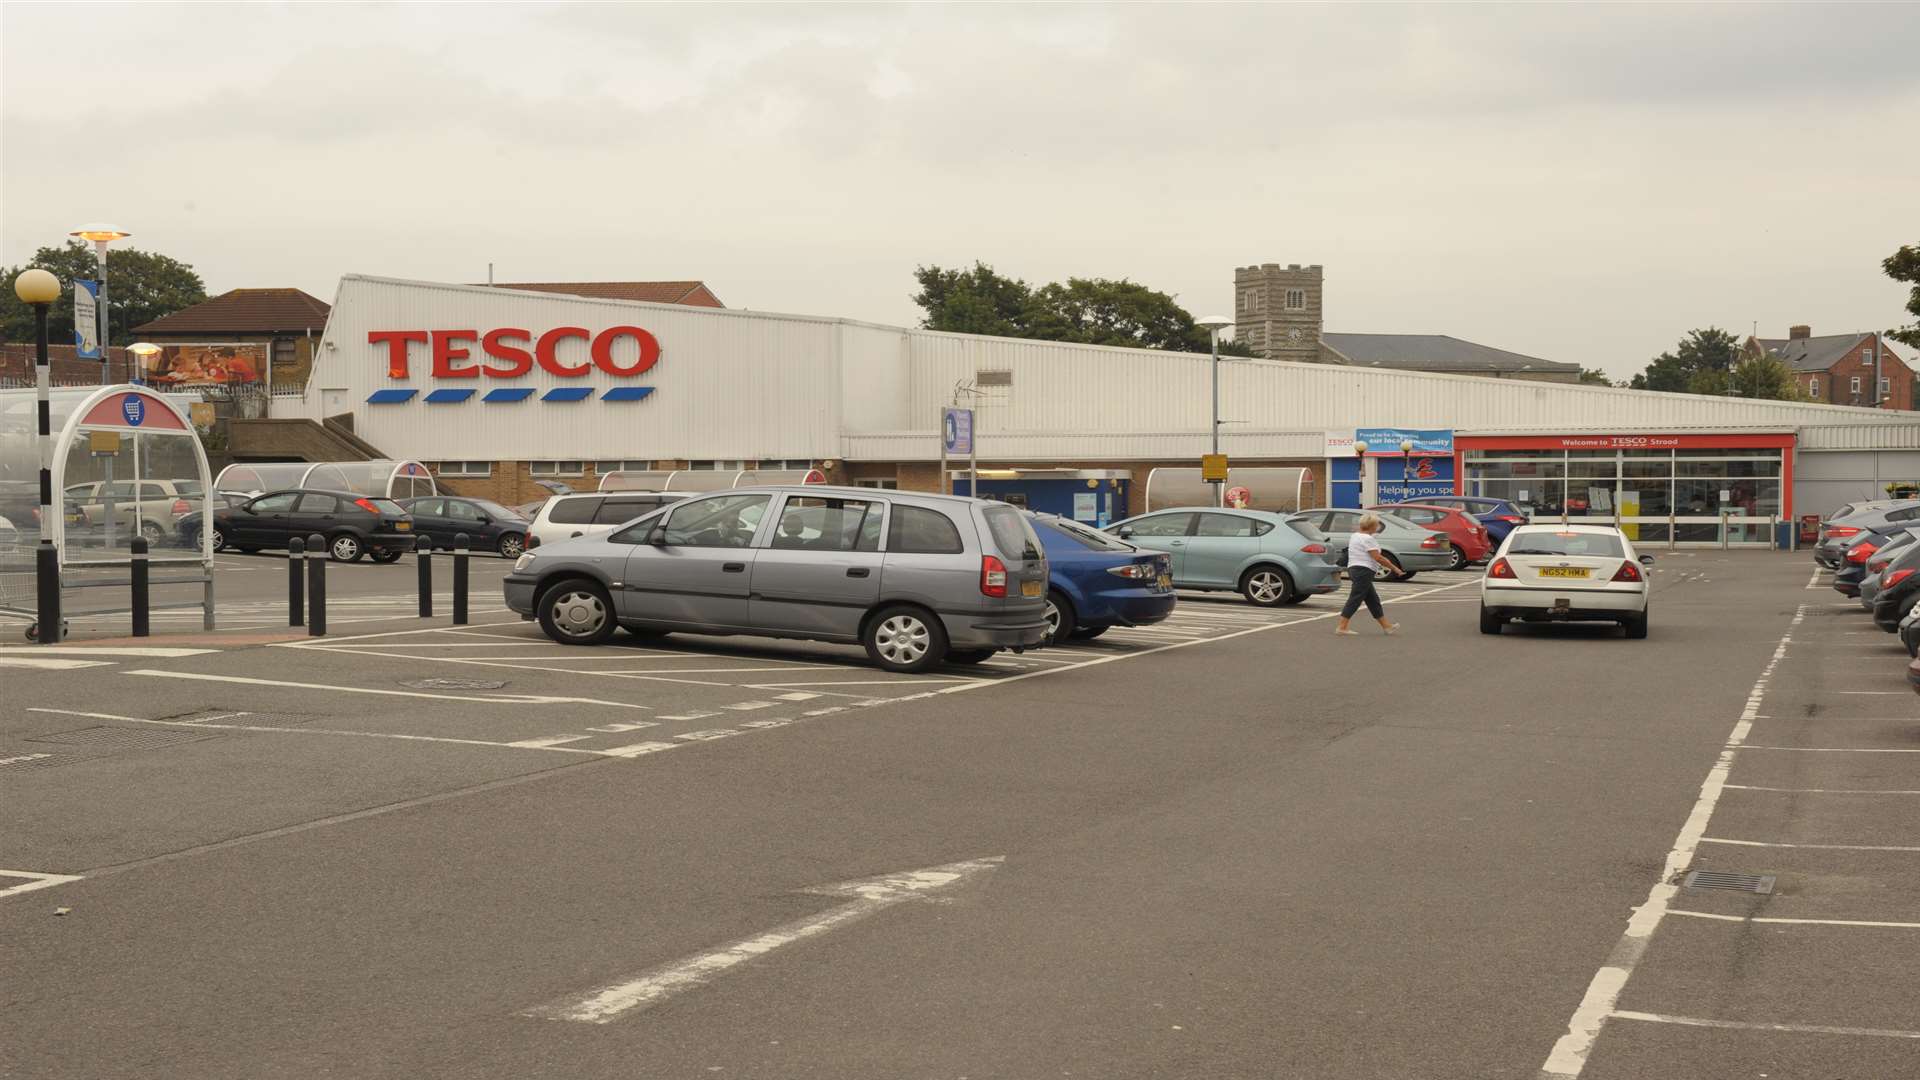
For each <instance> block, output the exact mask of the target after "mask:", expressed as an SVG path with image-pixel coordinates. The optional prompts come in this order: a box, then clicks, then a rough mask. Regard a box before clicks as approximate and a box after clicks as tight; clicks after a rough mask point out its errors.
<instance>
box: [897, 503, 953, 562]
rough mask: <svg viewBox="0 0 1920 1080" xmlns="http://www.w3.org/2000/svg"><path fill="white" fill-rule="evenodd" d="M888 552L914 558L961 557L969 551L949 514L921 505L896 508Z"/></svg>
mask: <svg viewBox="0 0 1920 1080" xmlns="http://www.w3.org/2000/svg"><path fill="white" fill-rule="evenodd" d="M887 550H888V551H898V552H903V553H906V554H911V555H958V554H960V553H961V552H962V551H965V550H966V548H965V546H964V545H962V544H961V543H960V530H959V529H956V528H954V527H953V522H952V521H951V520H949V519H948V518H947V515H945V514H943V513H941V512H939V511H938V510H928V509H927V508H925V507H921V506H899V505H895V506H894V508H893V521H892V523H891V524H890V525H888V527H887Z"/></svg>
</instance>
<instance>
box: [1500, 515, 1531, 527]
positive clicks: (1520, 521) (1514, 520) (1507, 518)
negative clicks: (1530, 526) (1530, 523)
mask: <svg viewBox="0 0 1920 1080" xmlns="http://www.w3.org/2000/svg"><path fill="white" fill-rule="evenodd" d="M1494 520H1495V521H1504V522H1506V523H1507V524H1509V525H1525V524H1526V523H1527V519H1526V518H1523V517H1515V516H1514V515H1512V514H1496V515H1494Z"/></svg>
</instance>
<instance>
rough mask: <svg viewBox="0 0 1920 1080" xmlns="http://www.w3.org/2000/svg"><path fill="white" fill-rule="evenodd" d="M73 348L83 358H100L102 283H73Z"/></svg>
mask: <svg viewBox="0 0 1920 1080" xmlns="http://www.w3.org/2000/svg"><path fill="white" fill-rule="evenodd" d="M73 349H74V354H75V355H76V356H78V357H79V358H80V359H82V360H98V359H100V283H99V282H97V281H78V280H76V281H75V282H74V283H73Z"/></svg>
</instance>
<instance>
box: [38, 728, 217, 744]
mask: <svg viewBox="0 0 1920 1080" xmlns="http://www.w3.org/2000/svg"><path fill="white" fill-rule="evenodd" d="M220 735H221V733H220V732H217V731H182V730H180V729H177V728H120V727H105V726H101V727H88V728H76V729H75V730H73V731H57V732H54V733H53V734H51V735H36V736H34V737H33V738H31V739H28V740H27V741H28V742H37V743H56V744H58V745H61V746H81V747H86V748H88V749H93V750H159V749H163V748H165V747H168V746H177V745H179V744H181V743H190V742H198V741H199V740H201V739H217V738H219V737H220Z"/></svg>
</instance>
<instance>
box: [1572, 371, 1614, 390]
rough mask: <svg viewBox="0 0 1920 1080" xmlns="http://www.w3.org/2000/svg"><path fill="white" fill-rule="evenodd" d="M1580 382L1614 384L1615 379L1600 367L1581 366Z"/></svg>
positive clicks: (1590, 384) (1586, 383)
mask: <svg viewBox="0 0 1920 1080" xmlns="http://www.w3.org/2000/svg"><path fill="white" fill-rule="evenodd" d="M1580 383H1581V385H1583V386H1612V385H1613V379H1612V378H1610V377H1609V376H1608V375H1607V373H1606V372H1604V371H1601V370H1600V369H1599V368H1590V367H1587V368H1581V369H1580Z"/></svg>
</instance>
